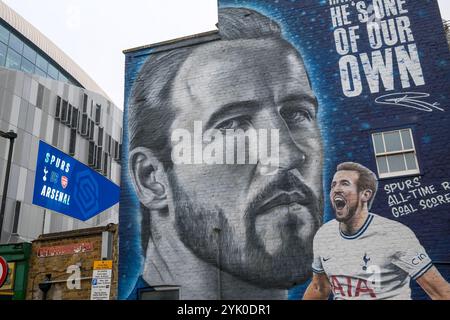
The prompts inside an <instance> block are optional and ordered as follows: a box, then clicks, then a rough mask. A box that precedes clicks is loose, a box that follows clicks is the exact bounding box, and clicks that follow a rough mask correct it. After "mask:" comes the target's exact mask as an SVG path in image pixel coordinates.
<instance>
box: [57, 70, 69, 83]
mask: <svg viewBox="0 0 450 320" xmlns="http://www.w3.org/2000/svg"><path fill="white" fill-rule="evenodd" d="M58 80H60V81H62V82H68V80H67V78H66V77H65V76H64V75H63V74H62V73H61V72H60V73H58Z"/></svg>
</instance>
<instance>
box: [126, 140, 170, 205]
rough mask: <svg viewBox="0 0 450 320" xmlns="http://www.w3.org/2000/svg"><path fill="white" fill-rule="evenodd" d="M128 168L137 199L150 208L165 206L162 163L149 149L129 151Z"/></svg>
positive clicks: (164, 180) (165, 187) (165, 186)
mask: <svg viewBox="0 0 450 320" xmlns="http://www.w3.org/2000/svg"><path fill="white" fill-rule="evenodd" d="M129 170H130V176H131V178H132V179H131V180H132V182H133V185H134V189H135V190H136V194H137V196H138V198H139V201H140V202H141V203H142V204H143V205H144V206H145V207H147V208H148V209H150V210H161V209H165V208H167V190H168V189H167V179H166V172H165V170H164V166H163V165H162V163H161V162H160V161H159V160H158V159H157V158H156V157H155V156H154V154H153V152H152V151H151V150H150V149H147V148H143V147H139V148H135V149H133V150H132V151H131V152H130V157H129Z"/></svg>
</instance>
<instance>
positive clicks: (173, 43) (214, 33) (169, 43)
mask: <svg viewBox="0 0 450 320" xmlns="http://www.w3.org/2000/svg"><path fill="white" fill-rule="evenodd" d="M205 38H207V39H205ZM218 39H220V35H219V30H211V31H207V32H202V33H197V34H193V35H190V36H185V37H180V38H175V39H171V40H166V41H162V42H156V43H152V44H148V45H144V46H139V47H135V48H131V49H125V50H123V51H122V52H123V53H124V54H128V53H133V52H136V51H141V50H145V49H158V51H164V50H168V49H169V48H167V47H170V49H173V48H174V47H181V46H183V45H184V43H185V42H189V43H190V44H191V45H192V44H193V43H192V41H193V40H194V42H195V44H198V43H201V42H208V41H214V40H218ZM195 40H199V41H195Z"/></svg>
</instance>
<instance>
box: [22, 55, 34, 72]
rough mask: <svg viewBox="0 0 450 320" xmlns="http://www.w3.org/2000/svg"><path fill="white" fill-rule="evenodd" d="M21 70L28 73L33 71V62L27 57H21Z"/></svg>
mask: <svg viewBox="0 0 450 320" xmlns="http://www.w3.org/2000/svg"><path fill="white" fill-rule="evenodd" d="M21 69H22V71H23V72H28V73H34V64H32V63H31V62H30V61H28V60H27V59H24V58H22V68H21Z"/></svg>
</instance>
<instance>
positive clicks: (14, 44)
mask: <svg viewBox="0 0 450 320" xmlns="http://www.w3.org/2000/svg"><path fill="white" fill-rule="evenodd" d="M9 46H10V47H11V48H13V49H14V50H15V51H17V52H18V53H19V54H22V51H23V42H22V40H20V39H19V38H17V37H16V36H15V35H13V34H12V33H11V35H10V36H9Z"/></svg>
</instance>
